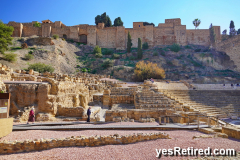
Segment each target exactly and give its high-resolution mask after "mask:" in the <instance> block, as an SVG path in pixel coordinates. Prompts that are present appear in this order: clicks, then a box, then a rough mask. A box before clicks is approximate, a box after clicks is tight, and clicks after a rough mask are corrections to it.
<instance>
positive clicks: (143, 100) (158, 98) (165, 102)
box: [135, 89, 174, 109]
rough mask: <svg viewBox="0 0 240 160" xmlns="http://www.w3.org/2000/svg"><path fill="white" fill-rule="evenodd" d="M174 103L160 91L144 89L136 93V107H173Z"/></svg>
mask: <svg viewBox="0 0 240 160" xmlns="http://www.w3.org/2000/svg"><path fill="white" fill-rule="evenodd" d="M173 107H174V103H173V101H171V100H170V99H169V98H167V97H165V96H164V95H163V94H162V93H160V92H154V91H152V90H149V89H143V90H142V91H139V92H137V93H136V96H135V108H136V109H154V108H155V109H156V108H173Z"/></svg>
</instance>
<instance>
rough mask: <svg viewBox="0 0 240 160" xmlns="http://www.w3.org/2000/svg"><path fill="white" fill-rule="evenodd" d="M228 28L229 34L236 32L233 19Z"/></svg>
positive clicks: (232, 34)
mask: <svg viewBox="0 0 240 160" xmlns="http://www.w3.org/2000/svg"><path fill="white" fill-rule="evenodd" d="M229 28H230V31H229V35H230V36H234V35H235V34H236V31H235V26H234V22H233V21H231V22H230V27H229Z"/></svg>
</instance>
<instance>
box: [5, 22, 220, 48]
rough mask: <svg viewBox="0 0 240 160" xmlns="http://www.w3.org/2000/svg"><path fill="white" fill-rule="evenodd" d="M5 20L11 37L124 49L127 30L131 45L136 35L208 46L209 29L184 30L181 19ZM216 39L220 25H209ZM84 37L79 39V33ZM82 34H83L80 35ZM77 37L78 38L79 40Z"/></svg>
mask: <svg viewBox="0 0 240 160" xmlns="http://www.w3.org/2000/svg"><path fill="white" fill-rule="evenodd" d="M35 22H36V21H33V22H32V23H17V22H9V23H8V25H9V26H13V27H14V32H13V35H12V36H13V37H29V36H32V35H37V36H42V37H51V36H53V35H54V34H57V35H59V37H60V38H66V39H73V40H75V41H77V42H84V43H87V44H88V45H92V46H95V45H99V46H100V47H103V48H116V49H126V46H127V36H128V32H130V34H131V38H132V44H133V45H132V47H137V45H138V38H141V39H142V43H144V42H147V43H148V44H149V46H150V47H152V46H157V45H172V44H173V43H178V44H180V45H187V44H195V45H205V46H208V45H209V44H210V42H209V30H208V29H195V30H187V29H186V25H182V24H181V19H180V18H176V19H165V23H159V24H158V26H157V27H153V25H147V26H144V25H143V22H133V28H125V27H123V26H121V27H104V24H103V23H99V24H98V25H97V26H95V25H87V24H84V25H76V26H66V25H64V24H63V23H62V22H61V21H56V22H54V23H53V22H51V21H50V22H49V23H44V22H43V23H42V24H41V27H34V23H35ZM213 27H214V30H215V33H216V39H217V41H220V40H221V34H220V26H213ZM83 35H84V36H86V38H84V40H83V39H81V37H82V36H83ZM82 38H83V37H82ZM80 39H81V40H80Z"/></svg>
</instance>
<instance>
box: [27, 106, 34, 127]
mask: <svg viewBox="0 0 240 160" xmlns="http://www.w3.org/2000/svg"><path fill="white" fill-rule="evenodd" d="M33 109H34V108H32V109H31V111H30V113H29V118H28V122H27V124H29V122H33V124H34V121H35V118H34V117H35V116H34V111H33Z"/></svg>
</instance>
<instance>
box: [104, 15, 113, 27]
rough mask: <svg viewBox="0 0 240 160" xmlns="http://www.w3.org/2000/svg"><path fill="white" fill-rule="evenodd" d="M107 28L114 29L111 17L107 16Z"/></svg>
mask: <svg viewBox="0 0 240 160" xmlns="http://www.w3.org/2000/svg"><path fill="white" fill-rule="evenodd" d="M105 26H106V27H112V21H111V19H110V17H109V16H107V22H106V23H105Z"/></svg>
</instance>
